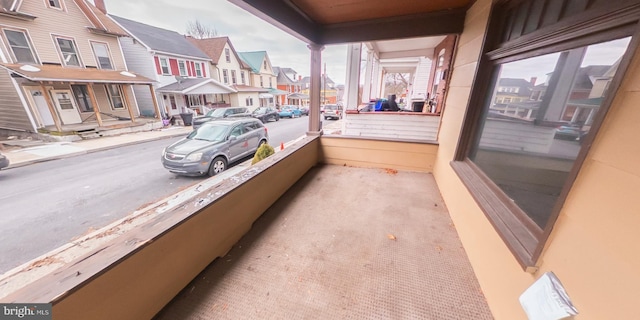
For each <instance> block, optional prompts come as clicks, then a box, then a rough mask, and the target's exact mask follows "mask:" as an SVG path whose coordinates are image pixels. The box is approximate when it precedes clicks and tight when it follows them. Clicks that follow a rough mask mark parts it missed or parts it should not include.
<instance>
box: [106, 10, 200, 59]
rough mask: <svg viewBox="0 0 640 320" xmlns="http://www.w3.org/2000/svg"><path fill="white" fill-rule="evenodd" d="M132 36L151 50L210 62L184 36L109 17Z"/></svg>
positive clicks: (116, 17)
mask: <svg viewBox="0 0 640 320" xmlns="http://www.w3.org/2000/svg"><path fill="white" fill-rule="evenodd" d="M109 17H111V18H113V20H115V21H116V22H117V23H119V24H120V25H121V26H122V27H123V28H125V29H126V30H127V31H128V32H129V33H131V35H133V36H134V37H135V38H137V39H139V40H140V41H142V43H144V44H145V45H146V46H147V47H149V48H151V50H155V51H161V52H166V53H172V54H177V55H182V56H189V57H195V58H202V59H206V60H210V58H209V56H207V54H206V53H204V52H202V50H200V49H199V48H198V47H196V46H194V45H193V44H192V43H191V42H189V41H188V40H187V39H186V38H185V37H184V36H183V35H181V34H179V33H177V32H175V31H171V30H167V29H162V28H158V27H154V26H150V25H147V24H144V23H140V22H137V21H133V20H129V19H125V18H122V17H118V16H114V15H109Z"/></svg>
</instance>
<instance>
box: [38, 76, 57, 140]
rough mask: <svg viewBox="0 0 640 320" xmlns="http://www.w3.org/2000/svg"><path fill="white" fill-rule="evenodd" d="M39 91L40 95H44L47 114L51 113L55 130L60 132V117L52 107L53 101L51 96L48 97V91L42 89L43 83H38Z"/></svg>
mask: <svg viewBox="0 0 640 320" xmlns="http://www.w3.org/2000/svg"><path fill="white" fill-rule="evenodd" d="M40 90H42V94H43V95H44V100H46V101H47V107H49V112H51V117H52V118H53V122H54V123H55V124H56V129H57V130H58V132H62V124H61V123H60V117H59V116H58V113H57V112H56V108H55V107H54V106H53V100H51V99H52V98H51V96H50V95H49V91H47V88H45V87H44V83H42V82H40Z"/></svg>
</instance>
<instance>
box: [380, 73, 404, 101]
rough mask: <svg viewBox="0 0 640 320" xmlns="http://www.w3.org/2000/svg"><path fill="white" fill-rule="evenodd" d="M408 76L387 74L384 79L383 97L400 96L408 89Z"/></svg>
mask: <svg viewBox="0 0 640 320" xmlns="http://www.w3.org/2000/svg"><path fill="white" fill-rule="evenodd" d="M408 77H409V74H405V73H388V74H387V76H386V78H385V82H386V85H385V96H387V95H391V94H395V95H397V96H401V95H402V93H404V92H406V90H407V88H408V87H409V81H407V78H408Z"/></svg>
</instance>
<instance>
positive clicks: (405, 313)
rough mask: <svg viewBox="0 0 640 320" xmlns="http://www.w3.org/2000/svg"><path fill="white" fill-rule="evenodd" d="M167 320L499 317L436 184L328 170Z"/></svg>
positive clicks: (194, 288) (285, 201) (298, 191)
mask: <svg viewBox="0 0 640 320" xmlns="http://www.w3.org/2000/svg"><path fill="white" fill-rule="evenodd" d="M265 187H266V188H268V186H265ZM247 201H251V199H247ZM156 319H493V317H492V315H491V313H490V311H489V308H488V306H487V303H486V301H485V298H484V296H483V294H482V291H481V289H480V287H479V285H478V283H477V280H476V278H475V276H474V274H473V270H472V269H471V266H470V264H469V261H468V259H467V256H466V253H465V251H464V249H463V248H462V244H461V243H460V240H459V238H458V236H457V233H456V230H455V227H454V226H453V224H452V222H451V219H450V218H449V215H448V212H447V209H446V208H445V205H444V203H443V200H442V198H441V197H440V193H439V190H438V187H437V185H436V183H435V180H434V179H433V177H432V175H430V174H425V173H414V172H397V171H395V170H382V169H363V168H353V167H343V166H332V165H325V166H318V167H316V168H313V169H312V170H311V171H309V172H308V173H307V174H306V175H305V176H304V177H303V178H302V179H300V181H298V182H297V183H296V184H295V185H294V186H293V187H292V188H291V189H290V190H289V191H288V192H287V193H285V195H284V196H282V197H281V198H280V199H279V200H278V201H277V202H276V203H275V204H274V205H273V206H272V207H271V208H269V210H268V211H267V212H265V213H264V215H263V216H262V217H261V218H260V219H258V221H256V222H255V223H254V226H253V228H252V229H251V231H250V232H249V233H248V234H246V235H245V236H244V237H243V238H242V239H241V240H240V242H238V243H237V244H236V245H234V247H233V249H232V250H231V251H230V252H229V253H228V254H227V255H226V256H225V257H223V258H220V259H217V260H215V261H214V262H213V263H211V264H210V265H209V266H208V267H207V268H206V269H205V270H204V271H203V272H202V273H200V274H199V275H198V276H197V277H196V278H195V279H194V280H193V281H192V282H191V283H190V284H189V285H187V287H185V289H184V290H183V291H182V292H181V293H180V294H178V295H177V296H176V297H175V298H174V300H173V301H172V302H171V303H169V304H168V305H167V306H166V307H165V308H164V309H163V310H162V311H161V312H160V313H159V314H158V315H157V316H156Z"/></svg>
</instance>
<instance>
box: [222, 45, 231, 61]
mask: <svg viewBox="0 0 640 320" xmlns="http://www.w3.org/2000/svg"><path fill="white" fill-rule="evenodd" d="M224 58H225V60H226V61H227V62H231V51H230V50H229V48H224Z"/></svg>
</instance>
